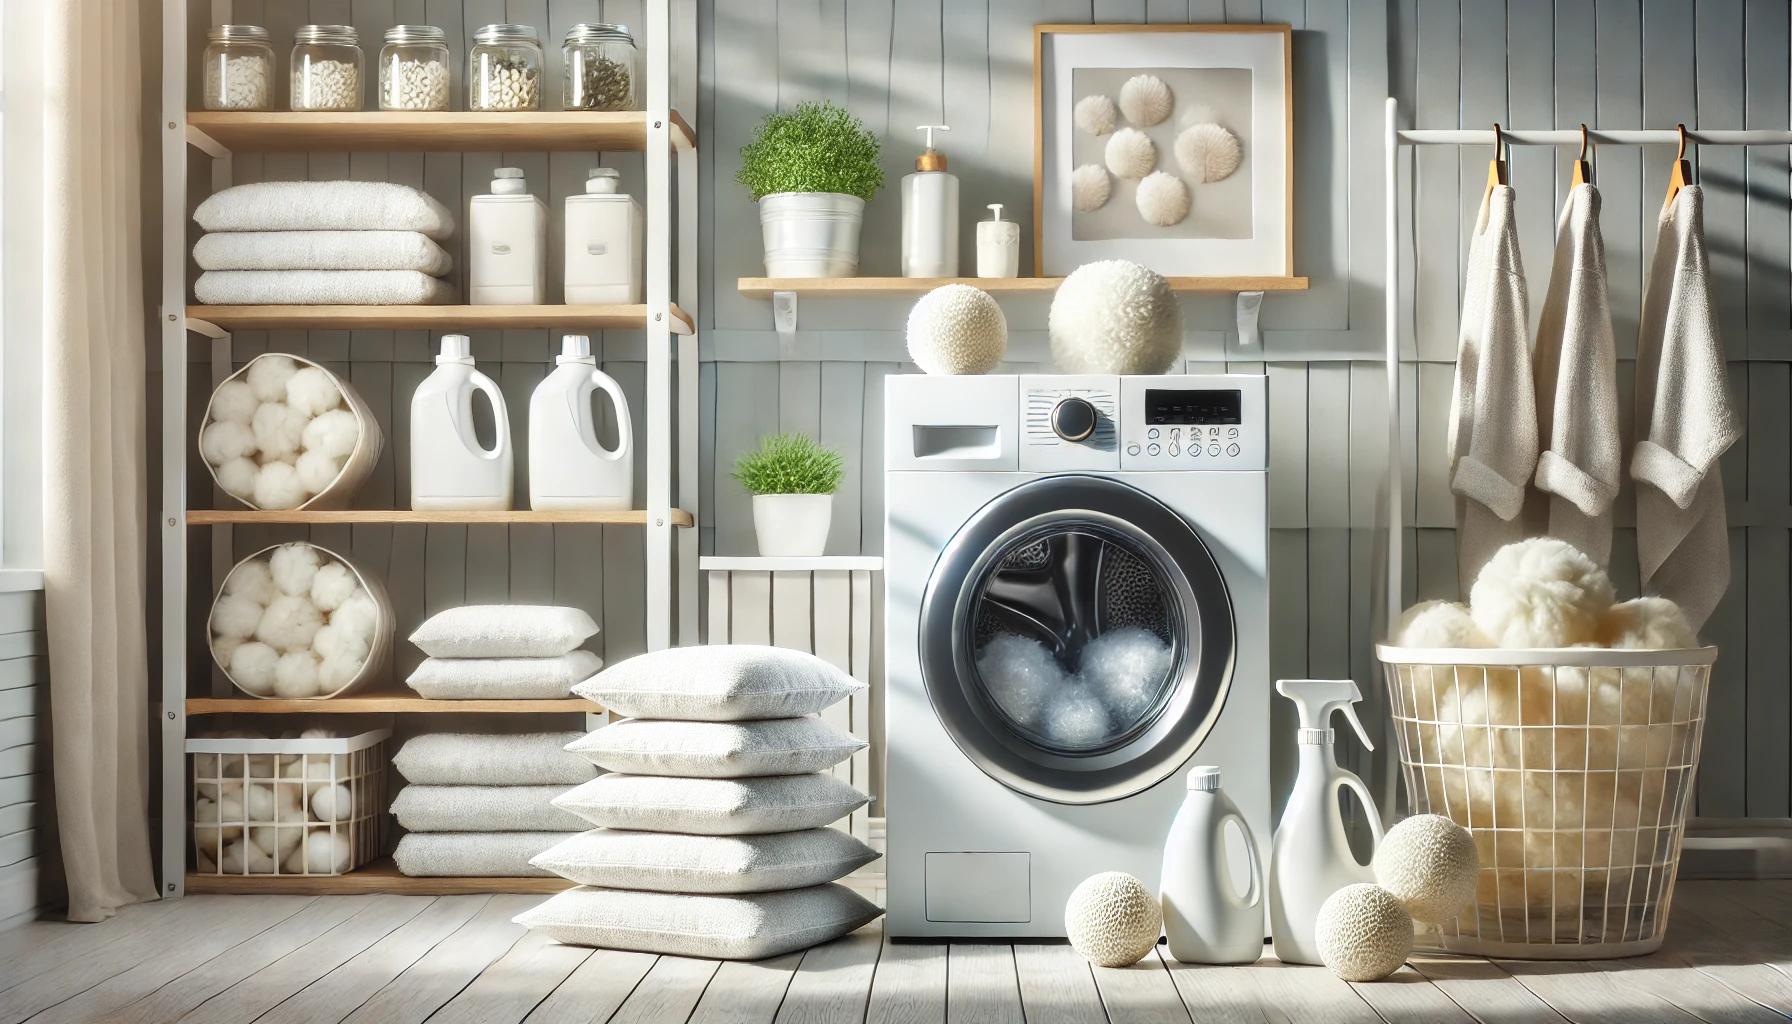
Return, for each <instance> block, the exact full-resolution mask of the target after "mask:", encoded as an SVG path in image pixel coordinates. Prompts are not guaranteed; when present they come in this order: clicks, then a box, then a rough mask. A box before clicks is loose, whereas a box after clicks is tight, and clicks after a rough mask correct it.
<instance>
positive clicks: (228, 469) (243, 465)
mask: <svg viewBox="0 0 1792 1024" xmlns="http://www.w3.org/2000/svg"><path fill="white" fill-rule="evenodd" d="M260 479H261V467H260V466H257V465H256V464H255V460H254V459H251V458H248V457H247V456H245V457H243V458H240V459H231V460H230V461H229V462H226V463H224V464H223V465H222V466H219V467H218V486H219V487H222V488H224V493H226V494H228V495H230V496H231V497H233V498H235V499H237V500H238V501H241V502H244V503H248V502H252V501H254V500H255V483H256V481H258V480H260Z"/></svg>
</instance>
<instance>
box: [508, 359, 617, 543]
mask: <svg viewBox="0 0 1792 1024" xmlns="http://www.w3.org/2000/svg"><path fill="white" fill-rule="evenodd" d="M598 390H602V391H603V392H604V393H605V394H607V395H609V396H610V402H611V404H613V405H614V406H615V407H616V447H614V448H605V447H604V446H603V445H602V444H600V443H599V442H598V440H597V424H596V422H595V420H594V419H593V417H592V413H591V396H592V393H593V392H595V391H598ZM633 434H634V431H633V429H632V427H631V426H630V423H629V417H628V399H627V398H625V397H623V394H622V385H620V384H618V383H616V381H615V380H614V379H613V378H611V377H610V376H609V375H608V374H606V373H604V372H603V371H602V370H600V369H598V368H597V360H596V359H595V358H593V357H592V355H591V339H590V338H588V337H585V336H584V335H582V334H569V335H567V336H566V337H565V339H563V340H562V341H561V343H560V359H559V365H558V366H556V367H555V369H554V372H553V373H550V374H548V375H547V377H546V378H545V379H543V380H542V382H541V384H540V385H539V386H538V387H536V389H535V394H534V396H533V397H531V398H530V399H529V507H530V508H532V509H535V510H536V511H538V512H549V511H571V510H577V509H594V510H602V511H615V510H620V509H628V508H633V507H634V500H635V444H634V437H633Z"/></svg>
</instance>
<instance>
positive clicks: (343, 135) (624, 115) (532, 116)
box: [187, 110, 697, 153]
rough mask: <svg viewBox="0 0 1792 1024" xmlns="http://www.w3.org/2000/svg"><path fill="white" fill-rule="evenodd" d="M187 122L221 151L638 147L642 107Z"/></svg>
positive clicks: (206, 114) (684, 144) (689, 136)
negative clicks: (615, 110) (604, 109)
mask: <svg viewBox="0 0 1792 1024" xmlns="http://www.w3.org/2000/svg"><path fill="white" fill-rule="evenodd" d="M670 120H671V138H672V145H673V148H675V149H689V148H691V147H694V146H695V145H696V144H697V133H696V132H694V131H692V130H691V126H690V125H688V124H686V123H685V120H684V118H682V117H680V116H679V115H678V112H677V111H673V112H672V113H671V117H670ZM187 124H188V125H189V126H190V127H192V128H195V129H197V130H199V131H201V132H203V133H205V135H206V136H207V137H209V138H210V139H212V140H213V141H215V142H216V143H218V145H220V146H222V147H224V148H225V149H227V150H234V151H238V152H248V153H254V152H260V153H307V152H326V153H341V152H345V151H348V152H354V151H372V152H379V153H406V152H419V151H427V152H432V153H434V152H447V151H455V152H463V153H473V152H497V151H512V152H530V153H567V152H594V151H612V152H613V151H618V150H642V149H645V148H646V147H647V114H646V112H644V111H639V110H635V111H623V112H619V113H600V112H596V111H558V110H555V111H525V112H517V113H502V114H499V113H473V112H468V111H398V110H379V111H373V110H369V111H356V112H352V113H350V112H341V113H324V112H317V113H286V112H267V113H259V112H249V111H226V110H193V111H189V112H188V113H187Z"/></svg>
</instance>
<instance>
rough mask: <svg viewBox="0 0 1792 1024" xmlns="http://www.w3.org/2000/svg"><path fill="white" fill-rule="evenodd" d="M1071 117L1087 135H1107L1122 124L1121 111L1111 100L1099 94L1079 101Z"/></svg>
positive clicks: (1072, 110)
mask: <svg viewBox="0 0 1792 1024" xmlns="http://www.w3.org/2000/svg"><path fill="white" fill-rule="evenodd" d="M1070 117H1071V120H1073V121H1075V122H1076V126H1077V127H1078V128H1080V129H1082V130H1083V131H1084V132H1085V133H1086V134H1089V135H1106V134H1107V133H1109V132H1111V131H1113V130H1114V126H1115V125H1116V124H1118V123H1119V122H1120V111H1119V109H1118V108H1116V107H1115V106H1114V101H1113V100H1112V99H1111V98H1109V97H1107V96H1102V95H1100V94H1097V95H1094V96H1084V97H1083V98H1082V99H1080V100H1077V101H1076V106H1075V107H1074V108H1072V109H1071V113H1070Z"/></svg>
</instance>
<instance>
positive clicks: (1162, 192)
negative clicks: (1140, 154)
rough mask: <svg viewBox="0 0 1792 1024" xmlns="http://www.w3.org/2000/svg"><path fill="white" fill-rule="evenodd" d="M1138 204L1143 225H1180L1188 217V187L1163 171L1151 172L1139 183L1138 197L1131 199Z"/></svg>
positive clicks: (1161, 226) (1163, 226)
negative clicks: (1143, 221) (1143, 220)
mask: <svg viewBox="0 0 1792 1024" xmlns="http://www.w3.org/2000/svg"><path fill="white" fill-rule="evenodd" d="M1133 201H1134V202H1136V203H1137V204H1138V207H1139V216H1141V217H1143V218H1145V223H1147V224H1155V225H1157V226H1158V227H1160V228H1167V227H1169V226H1171V225H1172V224H1180V223H1182V220H1183V218H1184V217H1187V216H1188V186H1187V185H1184V184H1183V183H1182V179H1181V178H1178V177H1177V176H1175V175H1174V174H1169V173H1167V172H1165V171H1152V172H1151V173H1150V174H1147V175H1146V176H1145V180H1144V181H1141V182H1139V191H1138V195H1136V196H1134V197H1133Z"/></svg>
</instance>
